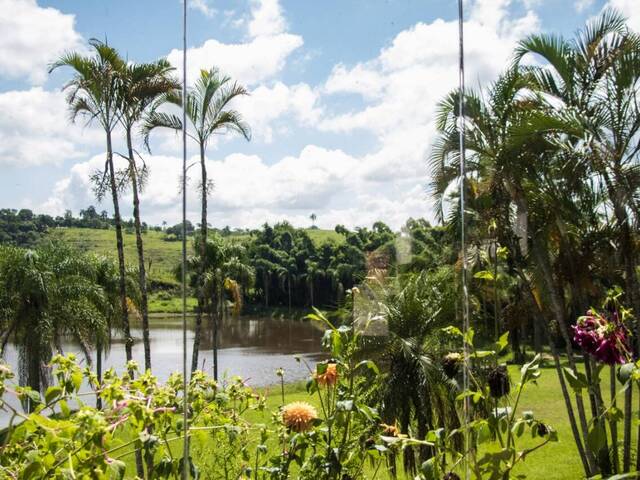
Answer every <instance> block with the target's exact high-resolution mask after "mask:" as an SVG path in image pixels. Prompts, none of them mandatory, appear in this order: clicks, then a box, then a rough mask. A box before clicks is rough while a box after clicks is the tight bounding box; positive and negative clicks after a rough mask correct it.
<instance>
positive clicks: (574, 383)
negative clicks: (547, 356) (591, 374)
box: [563, 367, 589, 393]
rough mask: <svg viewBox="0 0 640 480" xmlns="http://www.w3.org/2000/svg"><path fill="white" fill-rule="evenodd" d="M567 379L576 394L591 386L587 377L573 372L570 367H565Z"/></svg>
mask: <svg viewBox="0 0 640 480" xmlns="http://www.w3.org/2000/svg"><path fill="white" fill-rule="evenodd" d="M563 370H564V373H565V378H566V379H567V382H569V385H570V386H571V388H572V389H573V391H574V392H576V393H580V392H581V391H582V390H583V389H584V388H587V387H588V386H589V382H588V381H587V377H586V375H585V374H584V373H582V372H578V371H576V370H571V369H570V368H569V367H564V369H563Z"/></svg>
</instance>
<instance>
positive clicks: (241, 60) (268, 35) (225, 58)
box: [168, 0, 304, 86]
mask: <svg viewBox="0 0 640 480" xmlns="http://www.w3.org/2000/svg"><path fill="white" fill-rule="evenodd" d="M285 30H286V21H285V19H284V17H283V14H282V10H281V8H280V5H279V3H278V1H277V0H260V1H258V0H256V1H254V2H253V4H252V9H251V19H250V21H249V22H248V31H247V34H248V37H249V38H248V40H247V41H246V42H243V43H223V42H220V41H218V40H216V39H209V40H207V41H205V42H204V43H203V44H202V45H200V46H199V47H193V48H189V49H188V50H187V63H188V71H187V78H188V80H189V81H193V79H194V78H196V76H197V75H198V74H199V72H200V70H202V69H209V68H211V67H212V66H214V65H215V66H216V67H218V68H220V69H221V70H222V71H223V72H224V73H226V74H228V75H231V76H232V77H233V78H234V80H238V81H239V82H240V83H242V84H244V85H246V86H253V85H256V84H259V83H261V82H264V81H266V80H269V79H271V78H273V77H274V75H276V74H277V73H279V72H280V71H281V70H282V69H283V68H284V66H285V64H286V60H287V58H288V57H289V56H290V55H291V54H292V53H293V52H294V51H295V50H297V49H298V48H300V47H301V46H302V45H303V43H304V42H303V39H302V37H301V36H299V35H294V34H291V33H287V32H286V31H285ZM168 59H169V61H170V62H171V63H172V64H173V65H175V66H176V67H178V68H181V65H182V50H177V49H174V50H172V51H171V52H169V55H168Z"/></svg>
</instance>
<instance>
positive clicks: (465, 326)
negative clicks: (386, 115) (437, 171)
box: [458, 0, 471, 480]
mask: <svg viewBox="0 0 640 480" xmlns="http://www.w3.org/2000/svg"><path fill="white" fill-rule="evenodd" d="M458 37H459V53H460V57H459V68H458V73H459V95H458V102H459V103H458V133H459V143H460V144H459V148H460V249H461V255H462V331H463V333H464V338H463V340H462V349H463V355H464V368H463V371H462V388H463V391H464V392H467V391H468V390H469V346H468V345H467V332H468V331H469V289H468V285H467V245H466V231H465V188H466V177H467V172H466V165H465V119H464V96H465V85H464V9H463V0H458ZM469 411H470V398H469V396H468V395H467V396H465V397H464V432H465V433H464V460H463V468H464V475H465V479H466V480H469V478H470V473H471V472H470V470H469V462H468V460H467V456H468V455H469V449H470V432H469V420H470V419H469Z"/></svg>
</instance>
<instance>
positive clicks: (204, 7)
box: [187, 0, 218, 18]
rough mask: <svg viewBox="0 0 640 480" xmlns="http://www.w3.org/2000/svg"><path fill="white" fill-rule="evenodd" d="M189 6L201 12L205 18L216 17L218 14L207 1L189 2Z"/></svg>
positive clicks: (191, 0) (193, 0)
mask: <svg viewBox="0 0 640 480" xmlns="http://www.w3.org/2000/svg"><path fill="white" fill-rule="evenodd" d="M187 5H188V6H189V8H192V9H193V10H197V11H199V12H200V13H202V14H203V15H204V16H206V17H209V18H211V17H213V16H215V14H216V13H218V11H217V10H216V9H215V8H213V7H212V6H211V5H209V2H208V1H207V0H189V3H188V4H187Z"/></svg>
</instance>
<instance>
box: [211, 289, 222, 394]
mask: <svg viewBox="0 0 640 480" xmlns="http://www.w3.org/2000/svg"><path fill="white" fill-rule="evenodd" d="M221 319H222V283H221V284H220V289H219V291H218V301H217V303H216V314H215V315H214V316H213V379H214V380H216V381H217V380H218V329H219V326H220V324H219V323H218V322H219V321H220V320H221Z"/></svg>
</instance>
